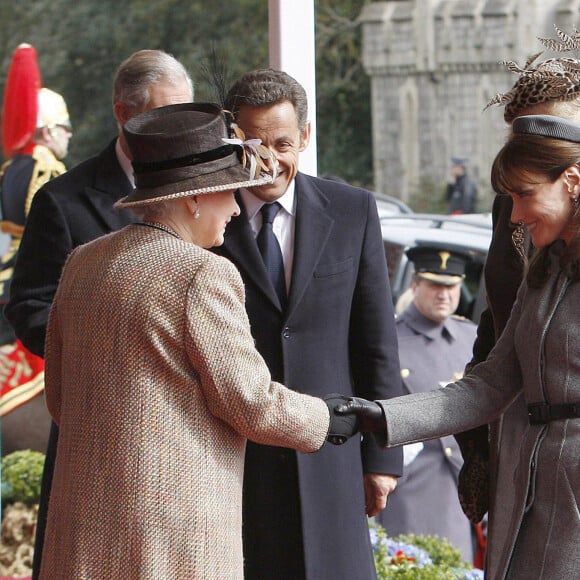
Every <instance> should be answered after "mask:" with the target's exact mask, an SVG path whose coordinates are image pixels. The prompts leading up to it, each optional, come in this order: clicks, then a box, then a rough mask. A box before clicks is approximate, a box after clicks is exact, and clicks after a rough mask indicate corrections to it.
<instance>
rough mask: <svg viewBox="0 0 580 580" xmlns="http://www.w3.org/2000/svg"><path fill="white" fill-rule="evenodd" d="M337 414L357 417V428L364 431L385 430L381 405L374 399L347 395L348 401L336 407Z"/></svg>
mask: <svg viewBox="0 0 580 580" xmlns="http://www.w3.org/2000/svg"><path fill="white" fill-rule="evenodd" d="M336 413H338V414H339V415H344V416H349V415H354V416H356V417H358V420H359V429H360V430H361V431H363V432H365V433H383V432H385V431H386V430H387V420H386V418H385V414H384V413H383V409H382V407H381V406H380V405H379V404H378V403H375V402H374V401H367V400H366V399H361V398H360V397H349V398H348V402H347V403H345V404H344V405H340V406H339V407H338V408H337V409H336Z"/></svg>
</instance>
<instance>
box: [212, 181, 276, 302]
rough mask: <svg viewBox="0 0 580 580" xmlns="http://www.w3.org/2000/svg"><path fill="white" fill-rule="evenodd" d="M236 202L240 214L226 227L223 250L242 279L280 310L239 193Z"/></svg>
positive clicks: (218, 251)
mask: <svg viewBox="0 0 580 580" xmlns="http://www.w3.org/2000/svg"><path fill="white" fill-rule="evenodd" d="M236 201H237V202H238V205H239V206H240V210H241V214H240V216H239V217H237V218H234V219H233V220H232V221H231V222H230V224H229V225H228V229H227V232H226V236H225V239H224V244H223V249H224V250H225V252H226V253H227V254H228V255H229V256H230V257H231V258H232V259H233V261H234V262H235V264H236V266H237V267H238V269H239V270H240V272H242V273H243V275H244V277H246V278H249V279H250V280H252V282H253V283H254V284H255V285H256V286H257V287H258V288H260V290H261V291H262V292H263V293H264V295H265V296H266V297H267V298H268V299H269V300H270V301H271V302H272V304H274V305H275V306H276V307H277V308H278V309H280V310H282V306H281V304H280V300H279V298H278V295H277V294H276V291H275V290H274V287H273V286H272V283H271V282H270V278H269V277H268V272H267V271H266V266H265V265H264V261H263V260H262V256H261V255H260V251H259V250H258V244H257V243H256V239H255V238H254V232H253V231H252V227H251V226H250V222H249V221H248V216H247V214H246V209H245V207H244V204H243V202H242V200H241V198H240V195H239V192H238V193H236ZM217 253H219V254H221V253H222V251H220V249H218V250H217Z"/></svg>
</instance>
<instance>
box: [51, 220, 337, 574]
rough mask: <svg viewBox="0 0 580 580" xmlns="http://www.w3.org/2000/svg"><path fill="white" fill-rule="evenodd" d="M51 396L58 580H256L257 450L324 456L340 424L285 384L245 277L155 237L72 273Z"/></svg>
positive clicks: (105, 249)
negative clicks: (249, 556) (264, 348)
mask: <svg viewBox="0 0 580 580" xmlns="http://www.w3.org/2000/svg"><path fill="white" fill-rule="evenodd" d="M46 398H47V404H48V407H49V410H50V412H51V414H52V416H53V417H54V419H55V421H56V422H57V423H58V425H59V428H60V437H59V443H58V450H57V460H56V467H55V475H54V481H53V486H52V493H51V498H50V508H49V515H48V524H47V531H46V539H45V544H44V550H43V558H42V568H41V578H50V579H51V580H55V579H60V578H62V579H66V580H70V579H72V578H87V579H98V580H101V579H104V578H107V579H121V578H122V579H124V580H125V579H135V580H145V579H164V580H169V579H178V578H179V579H180V580H182V579H194V578H195V579H197V578H207V579H211V580H214V579H222V578H224V579H225V578H228V579H229V578H232V579H233V578H235V579H241V578H242V577H243V567H242V542H241V527H242V523H241V507H242V506H241V503H242V479H243V466H244V451H245V444H246V438H249V439H252V440H253V441H256V442H259V443H263V444H268V445H277V446H287V447H294V448H296V449H298V450H299V451H302V452H312V451H315V450H317V449H319V448H320V447H321V446H322V445H323V443H324V440H325V436H326V433H327V430H328V424H329V415H328V410H327V407H326V404H325V403H324V402H323V401H322V400H321V399H318V398H314V397H310V396H308V395H303V394H300V393H297V392H294V391H291V390H288V389H286V388H285V387H283V386H282V385H280V384H278V383H275V382H271V380H270V374H269V372H268V369H267V368H266V365H265V364H264V362H263V360H262V358H261V357H260V355H259V354H258V353H257V351H256V350H255V349H254V342H253V339H252V336H251V334H250V328H249V324H248V320H247V317H246V313H245V309H244V291H243V285H242V281H241V279H240V276H239V274H238V273H237V271H236V269H235V267H234V266H233V265H232V264H231V263H229V262H228V261H227V260H225V259H223V258H220V257H217V256H215V255H213V254H211V253H210V252H207V251H205V250H203V249H201V248H199V247H197V246H195V245H193V244H189V243H186V242H183V241H181V240H179V239H177V238H175V237H173V236H171V235H170V234H169V233H166V232H164V231H161V230H157V229H154V228H151V227H147V226H144V225H131V226H128V227H126V228H125V229H123V230H121V231H119V232H117V233H113V234H110V235H107V236H105V237H102V238H100V239H98V240H96V241H94V242H91V243H89V244H86V245H84V246H81V247H80V248H78V249H77V250H75V251H74V252H73V254H72V255H71V257H70V258H69V260H68V261H67V264H66V266H65V269H64V271H63V275H62V279H61V282H60V285H59V288H58V291H57V294H56V298H55V301H54V304H53V308H52V311H51V316H50V321H49V327H48V336H47V350H46Z"/></svg>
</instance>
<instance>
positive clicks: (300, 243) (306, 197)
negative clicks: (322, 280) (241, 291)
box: [286, 173, 334, 316]
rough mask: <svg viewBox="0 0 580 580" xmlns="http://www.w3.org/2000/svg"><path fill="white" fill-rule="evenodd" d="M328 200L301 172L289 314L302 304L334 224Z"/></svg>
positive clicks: (298, 186)
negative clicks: (329, 213) (301, 301)
mask: <svg viewBox="0 0 580 580" xmlns="http://www.w3.org/2000/svg"><path fill="white" fill-rule="evenodd" d="M328 203H329V202H328V198H327V197H326V196H325V195H324V194H323V193H322V192H321V191H320V190H319V189H318V188H317V187H316V185H315V184H314V183H312V182H311V181H309V180H308V178H307V177H305V176H304V175H303V174H301V173H298V174H297V175H296V231H295V241H294V266H293V268H292V282H291V284H290V295H289V296H288V307H287V312H286V314H287V316H290V315H291V314H292V311H293V310H294V308H296V306H297V305H298V304H299V303H300V300H301V299H302V296H303V295H304V292H305V291H306V288H307V286H308V284H309V283H310V280H311V279H312V275H313V272H314V269H315V268H316V265H317V264H318V262H319V260H320V256H321V255H322V252H323V251H324V247H325V245H326V242H327V240H328V236H329V235H330V231H331V229H332V226H333V224H334V220H333V219H332V218H331V217H330V216H329V215H328V211H327V207H328Z"/></svg>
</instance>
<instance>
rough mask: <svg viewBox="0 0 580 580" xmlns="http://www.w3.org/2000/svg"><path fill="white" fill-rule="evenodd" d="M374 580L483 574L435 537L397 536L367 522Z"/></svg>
mask: <svg viewBox="0 0 580 580" xmlns="http://www.w3.org/2000/svg"><path fill="white" fill-rule="evenodd" d="M369 526H370V528H371V541H372V544H373V553H374V558H375V566H376V569H377V578H378V580H392V579H397V580H464V579H476V578H478V579H481V578H483V573H482V572H481V571H480V570H473V569H471V566H470V565H469V564H466V563H465V562H462V560H461V554H460V552H459V550H457V549H456V548H454V547H453V546H452V545H451V544H450V543H449V542H448V541H447V540H446V539H442V538H439V537H438V536H426V535H415V534H409V535H399V536H397V537H396V538H389V537H387V534H386V532H385V529H384V528H383V527H382V526H380V525H377V524H374V523H370V524H369Z"/></svg>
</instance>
